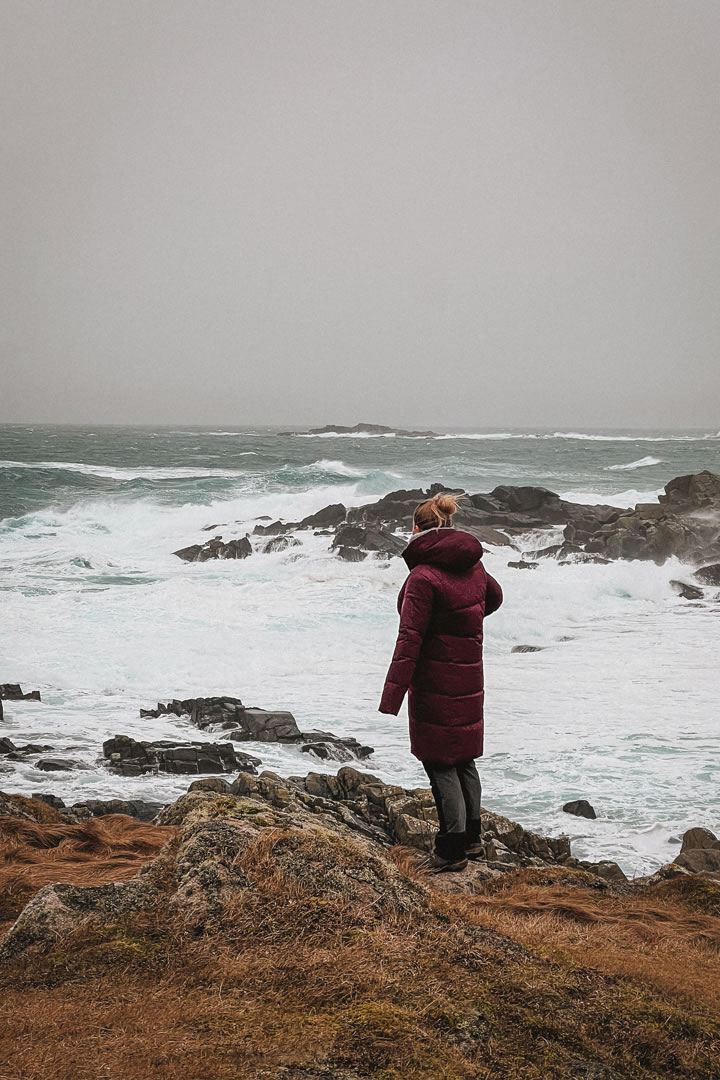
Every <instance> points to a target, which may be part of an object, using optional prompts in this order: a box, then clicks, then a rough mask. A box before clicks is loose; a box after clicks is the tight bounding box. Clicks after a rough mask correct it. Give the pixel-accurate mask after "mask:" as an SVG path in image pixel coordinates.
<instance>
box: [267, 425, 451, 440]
mask: <svg viewBox="0 0 720 1080" xmlns="http://www.w3.org/2000/svg"><path fill="white" fill-rule="evenodd" d="M285 434H288V435H400V436H405V437H406V438H414V439H417V438H434V437H437V432H435V431H407V430H406V429H405V428H394V427H386V425H385V424H354V425H353V426H352V427H346V426H345V425H344V424H326V425H325V427H320V428H310V429H309V431H304V432H298V431H292V432H285Z"/></svg>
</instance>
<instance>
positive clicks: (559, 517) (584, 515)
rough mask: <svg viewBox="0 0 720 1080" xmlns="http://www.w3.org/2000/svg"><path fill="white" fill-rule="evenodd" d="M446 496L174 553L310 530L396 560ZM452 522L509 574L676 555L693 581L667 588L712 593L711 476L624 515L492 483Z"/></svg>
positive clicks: (719, 570) (719, 500)
mask: <svg viewBox="0 0 720 1080" xmlns="http://www.w3.org/2000/svg"><path fill="white" fill-rule="evenodd" d="M451 490H453V489H451V488H448V487H445V486H444V485H443V484H432V485H431V486H430V487H429V488H427V489H425V490H424V489H421V488H417V489H410V490H401V491H393V492H390V493H389V494H388V495H385V496H383V497H382V498H381V499H378V500H376V501H375V502H372V503H367V504H366V505H363V506H356V507H351V508H347V507H345V506H344V505H343V504H341V503H334V504H331V505H328V506H326V507H324V508H323V509H321V510H319V511H318V512H316V513H314V514H310V515H308V516H307V517H305V518H303V519H302V520H301V521H283V520H280V519H278V520H275V521H273V520H269V519H264V520H262V521H258V523H257V524H256V525H255V527H254V529H253V532H252V534H246V535H244V536H242V537H236V538H231V539H223V534H218V535H216V536H215V537H213V539H212V540H209V541H206V542H205V543H204V544H201V543H196V544H192V545H189V546H188V547H185V548H181V549H179V550H178V551H176V552H174V554H175V555H177V556H178V558H181V559H183V560H185V561H188V562H205V561H207V560H209V559H245V558H248V557H249V556H251V555H253V554H254V553H255V552H259V553H270V552H274V551H283V550H286V549H288V548H290V547H297V546H298V545H299V544H300V540H299V539H298V535H297V534H302V533H303V532H304V531H310V530H312V531H313V532H314V533H315V535H324V536H327V537H328V538H329V543H328V550H329V551H330V552H332V553H333V554H335V555H337V556H338V557H339V558H341V559H344V560H346V561H348V562H361V561H364V560H365V559H367V558H381V559H389V558H393V557H396V556H398V555H400V554H401V553H402V551H403V549H404V547H405V545H406V543H407V539H408V536H409V534H410V532H411V530H412V514H413V510H414V508H415V507H416V506H417V504H418V503H419V502H421V501H422V500H423V499H425V498H428V497H430V496H431V495H433V494H435V493H436V492H440V491H451ZM456 521H457V525H458V527H459V528H462V529H464V530H466V531H467V532H470V533H472V534H473V535H474V536H476V537H477V538H478V539H479V540H480V541H481V543H485V544H488V545H490V546H492V547H500V548H508V549H509V550H510V551H514V552H516V553H517V555H516V557H515V558H514V559H512V560H510V561H509V562H508V566H510V567H513V568H518V569H534V568H536V566H537V565H538V563H539V561H540V560H543V559H554V560H556V561H557V562H559V563H561V564H566V565H567V564H572V563H578V562H591V563H604V562H611V561H613V560H617V559H624V560H636V559H640V560H649V561H652V562H655V563H656V564H657V565H660V566H661V565H663V564H664V563H665V562H667V560H668V559H670V558H676V559H678V560H679V561H680V562H683V563H686V564H688V565H689V566H692V567H693V568H694V577H695V581H696V582H697V584H693V583H690V582H677V583H676V585H677V587H678V591H680V592H681V595H683V590H684V593H685V594H686V598H687V599H701V598H702V596H703V591H702V588H701V587H700V586H702V585H706V586H710V587H712V588H716V587H720V561H719V560H720V475H718V474H716V473H711V472H709V471H705V472H701V473H695V474H689V475H687V476H679V477H676V478H675V479H673V480H671V481H670V482H669V483H668V484H666V486H665V491H664V493H663V494H662V495H660V497H659V502H658V503H640V504H638V505H637V506H635V507H634V508H631V507H628V508H626V509H618V508H617V507H614V506H607V505H602V504H600V505H594V506H588V505H585V504H582V503H573V502H569V501H567V500H564V499H561V498H560V496H559V495H557V494H556V493H555V492H552V491H548V490H547V489H546V488H541V487H510V486H501V487H497V488H495V489H494V490H493V491H491V492H489V493H487V494H482V493H478V494H474V495H467V497H466V498H465V499H464V500H463V503H462V506H461V510H460V511H459V513H458V516H457V519H456ZM220 528H222V529H232V524H226V525H219V524H216V525H210V526H207V530H208V531H213V530H215V529H220ZM559 530H562V538H561V539H560V540H558V541H556V542H553V543H548V544H546V545H545V546H539V547H537V548H535V549H533V550H530V551H521V550H519V547H518V545H519V544H520V543H521V542H522V538H523V536H527V535H528V534H530V533H532V534H538V533H540V534H542V533H543V532H547V533H548V534H549V535H552V536H555V535H556V534H557V532H558V531H559ZM265 538H267V539H265ZM518 556H519V557H518Z"/></svg>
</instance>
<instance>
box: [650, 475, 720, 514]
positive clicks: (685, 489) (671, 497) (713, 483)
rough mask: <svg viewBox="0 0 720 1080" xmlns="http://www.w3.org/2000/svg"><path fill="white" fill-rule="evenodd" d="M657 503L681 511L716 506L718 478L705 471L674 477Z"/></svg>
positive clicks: (718, 494)
mask: <svg viewBox="0 0 720 1080" xmlns="http://www.w3.org/2000/svg"><path fill="white" fill-rule="evenodd" d="M659 501H660V503H661V504H665V505H668V506H672V507H673V508H676V507H680V508H683V509H687V508H692V509H700V508H702V507H706V506H716V505H717V504H718V503H720V476H718V475H717V473H711V472H709V471H708V470H707V469H706V470H705V471H704V472H700V473H690V474H688V475H687V476H676V477H675V479H674V480H671V481H670V483H669V484H666V485H665V493H664V494H663V495H660V497H659Z"/></svg>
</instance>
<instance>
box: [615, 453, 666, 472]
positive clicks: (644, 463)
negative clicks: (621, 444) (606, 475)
mask: <svg viewBox="0 0 720 1080" xmlns="http://www.w3.org/2000/svg"><path fill="white" fill-rule="evenodd" d="M661 464H662V458H656V457H651V456H650V455H648V456H647V457H644V458H640V459H639V460H638V461H629V462H628V463H627V465H606V466H605V470H606V472H630V471H632V470H633V469H645V468H648V467H649V466H650V465H661Z"/></svg>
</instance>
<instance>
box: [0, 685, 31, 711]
mask: <svg viewBox="0 0 720 1080" xmlns="http://www.w3.org/2000/svg"><path fill="white" fill-rule="evenodd" d="M3 698H4V699H5V701H40V691H39V690H30V692H29V693H27V694H24V693H23V691H22V689H21V687H20V685H19V683H0V699H3ZM0 707H1V706H0ZM0 715H2V714H0Z"/></svg>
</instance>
